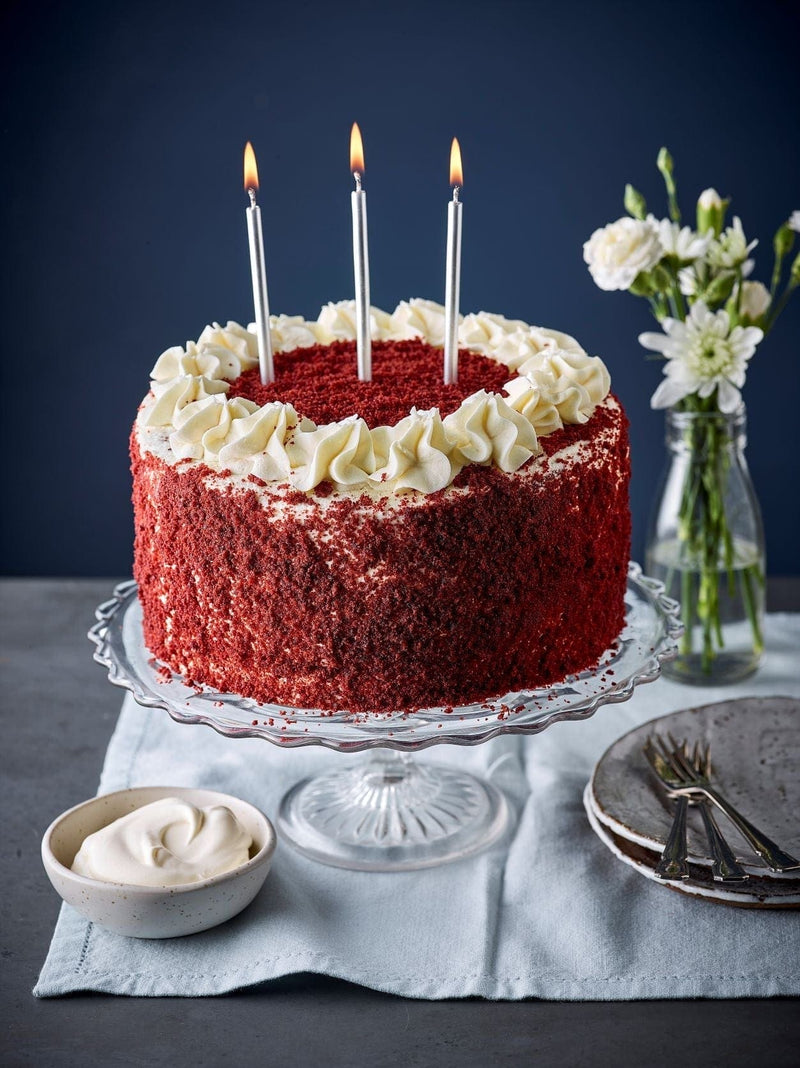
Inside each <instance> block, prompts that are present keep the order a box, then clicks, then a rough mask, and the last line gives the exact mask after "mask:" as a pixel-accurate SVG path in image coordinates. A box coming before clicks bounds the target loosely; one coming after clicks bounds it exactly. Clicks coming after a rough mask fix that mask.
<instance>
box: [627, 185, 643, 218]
mask: <svg viewBox="0 0 800 1068" xmlns="http://www.w3.org/2000/svg"><path fill="white" fill-rule="evenodd" d="M625 211H627V213H628V214H629V215H632V216H633V217H634V219H643V218H644V217H645V215H646V214H647V202H646V201H645V199H644V197H643V196H642V194H641V193H640V192H639V190H638V189H634V187H633V186H632V185H631V184H630V182H628V184H627V185H626V186H625Z"/></svg>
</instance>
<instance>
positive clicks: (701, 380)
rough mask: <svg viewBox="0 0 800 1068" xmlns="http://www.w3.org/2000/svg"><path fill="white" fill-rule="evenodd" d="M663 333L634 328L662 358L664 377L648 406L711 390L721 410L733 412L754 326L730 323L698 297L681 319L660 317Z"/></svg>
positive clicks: (756, 337)
mask: <svg viewBox="0 0 800 1068" xmlns="http://www.w3.org/2000/svg"><path fill="white" fill-rule="evenodd" d="M661 325H662V327H663V328H664V333H663V334H649V333H648V334H640V335H639V342H640V343H641V344H642V345H644V347H645V348H646V349H652V350H653V351H654V352H660V353H661V354H662V355H663V356H664V357H665V358H666V360H667V364H666V367H665V368H664V375H665V376H666V377H665V378H664V381H663V382H662V383H661V385H660V386H659V387H658V389H657V390H656V391H655V393H654V394H653V396H652V398H651V401H650V405H651V407H653V408H670V407H671V406H672V405H673V404H677V402H678V401H680V400H683V398H684V397H689V396H691V395H692V394H694V393H696V394H697V395H698V396H699V397H710V396H711V394H712V393H713V392H714V390H716V391H717V403H718V405H719V409H720V411H721V412H733V411H735V410H736V408H737V407H738V405H739V403H740V402H741V399H742V398H741V394H740V393H739V389H740V388H741V387H742V386H743V385H744V379H745V375H746V373H747V361H748V360H749V359H750V357H751V356H752V355H753V353H754V352H755V351H756V345H758V343H759V341H761V339H762V337H763V336H764V334H763V331H761V330H759V329H758V327H756V326H746V327H744V326H735V327H734V328H733V330H731V328H730V327H731V323H730V318H729V316H728V313H727V312H725V311H718V312H710V311H709V310H708V308H707V307H706V305H705V304H704V303H703V302H702V301H701V300H698V301H697V303H696V304H694V305H693V306H692V310H691V313H690V315H689V318H688V319H687V320H686V322H681V321H680V320H679V319H665V320H664V321H663V323H662V324H661Z"/></svg>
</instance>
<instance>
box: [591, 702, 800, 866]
mask: <svg viewBox="0 0 800 1068" xmlns="http://www.w3.org/2000/svg"><path fill="white" fill-rule="evenodd" d="M655 730H657V731H659V732H660V733H662V734H663V733H666V732H667V731H670V732H671V733H672V735H673V736H674V737H675V738H676V739H678V740H681V739H684V738H686V739H687V740H688V741H689V742H690V743H693V742H694V741H695V740H698V739H699V740H702V741H704V742H707V743H709V744H710V746H711V761H712V764H713V766H714V781H715V784H716V785H718V786H719V788H720V790H721V792H722V793H723V794H724V795H725V796H726V797H727V799H728V800H729V801H730V802H731V803H732V804H733V805H734V806H735V807H736V808H738V809H739V811H740V812H741V813H742V815H744V816H746V817H747V818H748V819H749V820H750V821H751V822H753V823H755V824H756V826H758V827H759V829H760V830H762V831H764V832H765V833H766V834H767V835H769V837H770V838H772V839H773V840H774V841H776V842H777V843H778V844H779V845H780V846H781V847H782V848H783V849H785V850H788V851H789V852H790V853H793V854H794V855H795V856H800V700H797V699H796V698H793V697H742V698H739V699H737V700H732V701H720V702H718V703H716V704H712V705H703V706H701V707H700V708H687V709H682V710H681V711H680V712H673V713H672V714H671V715H668V716H661V717H659V718H658V719H654V720H650V722H648V723H644V724H642V726H641V727H637V728H636V729H635V730H632V731H629V733H628V734H625V735H623V736H622V737H621V738H619V739H617V741H616V742H614V744H613V745H612V746H611V747H610V748H609V749H607V750H606V752H605V753H604V754H603V756H602V757H601V758H600V760H599V761H598V763H597V766H596V767H595V769H594V773H593V775H592V779H591V782H590V789H591V795H592V796H591V800H592V804H593V809H594V814H595V816H596V817H597V819H598V820H600V822H601V823H603V824H604V825H605V826H606V827H607V828H609V829H610V830H611V831H612V832H613V833H614V834H615V835H617V836H619V837H621V838H624V839H627V840H628V841H629V842H632V843H634V844H636V845H640V846H644V847H645V848H647V849H651V850H654V851H656V852H658V853H660V852H661V850H662V849H663V848H664V843H665V841H666V837H667V834H668V833H669V828H670V824H671V822H672V813H673V802H672V801H670V800H669V798H667V797H666V795H665V793H664V791H663V790H662V789H661V788H660V786H659V785H658V784H657V782H656V780H655V778H654V776H653V773H652V772H651V771H650V768H649V766H648V764H647V762H646V760H645V758H644V754H643V753H642V746H643V745H644V742H645V739H646V738H647V736H648V735H649V734H650V733H652V732H653V731H655ZM717 814H718V815H719V824H720V830H721V831H722V833H723V834H724V835H725V837H726V838H728V840H729V842H730V844H731V846H732V848H733V849H734V851H735V852H736V854H737V856H738V857H739V859H740V860H741V861H742V863H743V864H744V865H745V867H747V868H748V869H751V870H752V871H753V872H754V873H758V874H759V875H760V876H761V875H763V876H765V877H769V876H771V875H772V873H770V872H769V871H767V869H765V868H764V867H763V865H762V863H761V861H760V860H759V859H758V858H757V857H756V856H755V854H754V853H753V852H752V850H751V849H750V847H749V846H748V845H747V843H746V842H745V841H744V839H743V838H741V836H740V835H739V833H738V831H736V829H735V828H734V827H733V825H732V824H731V823H730V822H729V821H728V820H727V819H726V817H725V816H724V815H722V813H721V812H718V813H717ZM688 842H689V860H690V862H691V863H694V864H700V865H704V866H710V865H711V858H710V856H709V853H708V844H707V842H706V838H705V834H704V833H703V825H702V821H701V819H700V816H699V814H698V813H697V812H696V811H693V810H692V809H690V810H689V819H688ZM776 877H778V878H780V879H783V880H785V879H790V878H791V879H800V872H791V873H790V872H785V873H783V874H782V875H780V876H776Z"/></svg>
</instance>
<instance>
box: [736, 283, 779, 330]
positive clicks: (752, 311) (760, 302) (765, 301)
mask: <svg viewBox="0 0 800 1068" xmlns="http://www.w3.org/2000/svg"><path fill="white" fill-rule="evenodd" d="M771 299H772V298H771V297H770V295H769V290H768V289H767V287H766V286H765V285H764V284H763V282H742V294H741V296H740V298H739V311H740V313H741V316H742V318H743V319H749V320H750V321H751V322H755V321H756V319H760V318H761V316H762V315H763V314H764V312H765V311H766V310H767V308H768V307H769V305H770V300H771Z"/></svg>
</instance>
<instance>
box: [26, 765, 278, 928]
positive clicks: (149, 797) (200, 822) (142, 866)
mask: <svg viewBox="0 0 800 1068" xmlns="http://www.w3.org/2000/svg"><path fill="white" fill-rule="evenodd" d="M275 845H276V836H275V830H274V828H273V826H272V824H271V823H270V821H269V820H268V819H267V817H266V816H265V815H264V814H263V813H262V812H261V811H260V810H259V809H257V808H256V807H255V806H254V805H251V804H249V803H248V802H246V801H242V800H241V799H240V798H237V797H233V796H231V795H229V794H221V793H217V792H215V791H212V790H202V789H194V788H185V787H159V786H145V787H139V788H134V789H130V790H119V791H117V792H116V793H112V794H105V795H102V796H100V797H95V798H92V799H91V800H89V801H85V802H83V804H80V805H77V806H76V807H75V808H72V809H69V810H68V811H67V812H65V813H63V814H62V815H61V816H59V817H58V818H57V819H56V820H54V821H53V823H52V824H51V825H50V827H48V829H47V831H46V832H45V835H44V838H43V839H42V861H43V863H44V867H45V870H46V872H47V875H48V877H49V879H50V882H51V883H52V884H53V886H54V887H55V889H56V890H57V891H58V893H59V894H60V895H61V897H62V898H63V899H64V901H66V902H67V904H69V905H72V906H73V907H74V908H76V909H77V910H78V911H79V912H81V913H82V914H83V915H84V916H85V917H86V918H87V919H89V920H91V921H92V922H94V923H97V924H99V925H100V926H102V927H105V928H107V929H109V930H111V931H114V932H115V933H117V934H123V935H128V936H130V937H134V938H172V937H178V936H182V935H187V934H193V933H195V932H197V931H203V930H207V929H208V928H210V927H214V926H216V925H217V924H220V923H224V922H225V921H226V920H229V919H231V918H232V917H233V916H235V915H236V914H237V913H238V912H240V911H241V910H242V909H244V908H245V907H246V906H247V905H249V904H250V902H251V901H252V900H253V898H254V897H255V896H256V894H257V893H258V891H259V890H260V889H261V887H262V885H263V883H264V880H265V879H266V877H267V874H268V873H269V869H270V865H271V863H272V857H273V854H274V852H275Z"/></svg>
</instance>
